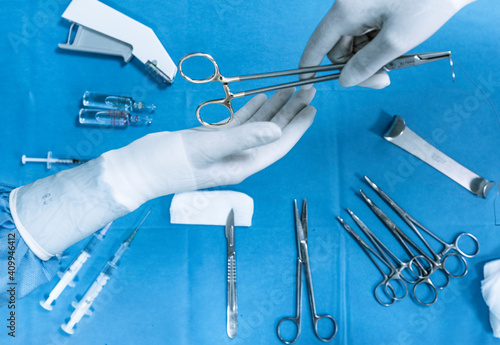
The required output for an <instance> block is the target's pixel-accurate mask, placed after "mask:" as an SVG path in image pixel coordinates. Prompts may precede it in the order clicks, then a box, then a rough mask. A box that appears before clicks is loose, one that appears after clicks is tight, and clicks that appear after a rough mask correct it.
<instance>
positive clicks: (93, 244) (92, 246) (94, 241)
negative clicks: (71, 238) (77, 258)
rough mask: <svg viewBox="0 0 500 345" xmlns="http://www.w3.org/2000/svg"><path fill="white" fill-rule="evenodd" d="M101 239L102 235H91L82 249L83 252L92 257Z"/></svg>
mask: <svg viewBox="0 0 500 345" xmlns="http://www.w3.org/2000/svg"><path fill="white" fill-rule="evenodd" d="M102 239H103V236H102V235H100V234H97V233H94V234H93V235H92V238H91V239H90V240H89V242H88V243H87V244H86V245H85V247H84V248H83V251H85V252H87V253H88V254H89V256H90V255H92V254H93V253H94V251H95V250H96V248H97V247H98V246H99V244H101V241H102Z"/></svg>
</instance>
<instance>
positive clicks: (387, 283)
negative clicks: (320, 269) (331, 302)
mask: <svg viewBox="0 0 500 345" xmlns="http://www.w3.org/2000/svg"><path fill="white" fill-rule="evenodd" d="M348 212H349V214H350V215H351V217H352V218H353V219H354V220H355V221H356V223H358V221H359V224H358V225H360V224H363V223H362V222H361V220H360V219H359V218H358V217H357V216H356V215H355V214H354V213H352V211H351V210H348ZM337 220H338V221H339V222H340V224H342V226H343V227H344V229H345V230H346V231H347V232H348V233H349V235H351V237H352V238H353V239H354V240H355V241H356V243H357V244H358V245H359V246H360V247H361V249H363V251H364V252H365V253H366V255H367V256H368V258H369V259H370V260H371V261H372V262H373V264H374V265H375V267H377V269H378V270H379V271H380V273H381V274H382V277H383V279H382V281H381V282H380V283H379V284H377V285H376V286H375V288H374V289H373V295H374V296H375V299H376V300H377V302H378V303H380V304H382V305H383V306H386V307H388V306H390V305H392V304H394V302H396V301H399V300H402V299H403V298H405V297H406V296H407V295H408V286H407V285H406V283H405V282H404V281H403V280H402V278H401V276H400V274H399V273H398V272H397V268H396V267H395V266H394V265H393V264H392V263H391V262H390V261H389V260H388V259H387V257H382V256H381V253H378V252H377V251H376V250H375V249H373V248H372V247H371V246H370V245H369V244H368V243H366V242H365V241H364V240H363V239H362V238H361V237H360V236H359V235H358V234H357V233H356V232H355V231H354V230H353V229H352V228H351V227H350V226H349V225H348V224H347V223H346V222H345V221H344V220H343V219H342V218H340V217H338V216H337ZM361 226H363V227H366V226H365V225H364V224H363V225H361ZM375 258H377V259H379V260H380V261H381V262H382V263H383V264H384V265H385V266H387V267H388V268H389V270H390V272H389V274H387V273H385V271H384V270H383V269H382V267H380V265H379V264H378V262H377V260H375ZM392 282H397V283H398V284H399V285H400V287H401V288H400V289H398V288H397V287H394V286H392V285H391V284H392ZM381 287H383V288H384V289H382V292H383V293H384V294H385V296H386V297H387V298H388V299H389V302H385V301H384V300H383V299H382V298H381V297H380V296H379V292H378V291H380V288H381ZM399 290H401V291H403V293H402V295H400V296H398V291H399Z"/></svg>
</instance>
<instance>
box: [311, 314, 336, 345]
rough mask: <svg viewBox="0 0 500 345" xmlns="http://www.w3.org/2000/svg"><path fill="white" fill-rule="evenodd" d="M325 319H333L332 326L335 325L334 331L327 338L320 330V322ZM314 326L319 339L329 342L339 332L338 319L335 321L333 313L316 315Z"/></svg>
mask: <svg viewBox="0 0 500 345" xmlns="http://www.w3.org/2000/svg"><path fill="white" fill-rule="evenodd" d="M323 319H329V320H331V321H332V326H333V330H332V333H331V334H330V335H329V336H328V337H326V338H323V337H322V336H321V335H320V334H319V332H318V323H319V322H320V321H321V320H323ZM313 326H314V334H316V337H318V339H319V340H321V341H323V342H325V343H326V342H328V341H331V340H332V339H333V338H334V337H335V335H336V334H337V321H335V319H334V318H333V316H331V315H328V314H326V315H315V317H314V319H313Z"/></svg>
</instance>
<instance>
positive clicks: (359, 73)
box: [299, 0, 474, 89]
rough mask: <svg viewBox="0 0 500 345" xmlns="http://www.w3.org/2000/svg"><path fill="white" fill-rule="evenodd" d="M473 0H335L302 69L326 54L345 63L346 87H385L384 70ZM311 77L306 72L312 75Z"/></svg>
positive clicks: (307, 50) (310, 44) (342, 79)
mask: <svg viewBox="0 0 500 345" xmlns="http://www.w3.org/2000/svg"><path fill="white" fill-rule="evenodd" d="M473 1H474V0H438V1H436V0H419V1H404V0H403V1H402V0H336V1H335V3H334V4H333V6H332V8H331V9H330V11H329V12H328V13H327V14H326V16H325V17H324V18H323V20H322V21H321V23H320V24H319V25H318V27H317V28H316V30H315V31H314V33H313V34H312V36H311V38H310V39H309V42H308V43H307V45H306V48H305V50H304V52H303V54H302V58H301V60H300V64H299V65H300V67H308V66H316V65H319V64H320V63H321V61H322V60H323V58H324V57H325V55H328V58H329V59H330V60H331V61H332V63H346V66H345V67H344V68H343V70H342V71H341V74H340V79H339V83H340V84H341V85H342V86H346V87H348V86H354V85H359V86H365V87H371V88H375V89H381V88H384V87H385V86H387V85H389V84H390V79H389V76H388V75H387V73H386V72H383V71H382V72H380V71H379V70H380V69H381V68H382V67H383V66H384V65H386V64H387V63H388V62H390V61H392V60H394V59H395V58H397V57H399V56H400V55H403V54H404V53H406V52H407V51H409V50H410V49H412V48H414V47H416V46H417V45H419V44H420V43H422V42H423V41H425V40H426V39H427V38H429V37H430V36H432V34H434V32H436V31H437V30H438V29H439V28H440V27H441V26H442V25H443V24H444V23H446V22H447V21H448V19H450V18H451V17H452V16H453V15H454V14H455V13H456V12H458V11H459V10H460V9H461V8H462V7H464V6H465V5H467V4H469V3H471V2H473ZM307 77H310V76H307V75H306V76H302V78H307Z"/></svg>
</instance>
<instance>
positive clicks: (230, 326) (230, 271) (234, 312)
mask: <svg viewBox="0 0 500 345" xmlns="http://www.w3.org/2000/svg"><path fill="white" fill-rule="evenodd" d="M237 332H238V303H237V300H236V253H235V252H233V253H231V254H229V255H228V256H227V335H228V336H229V338H231V339H233V338H234V337H236V333H237Z"/></svg>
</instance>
